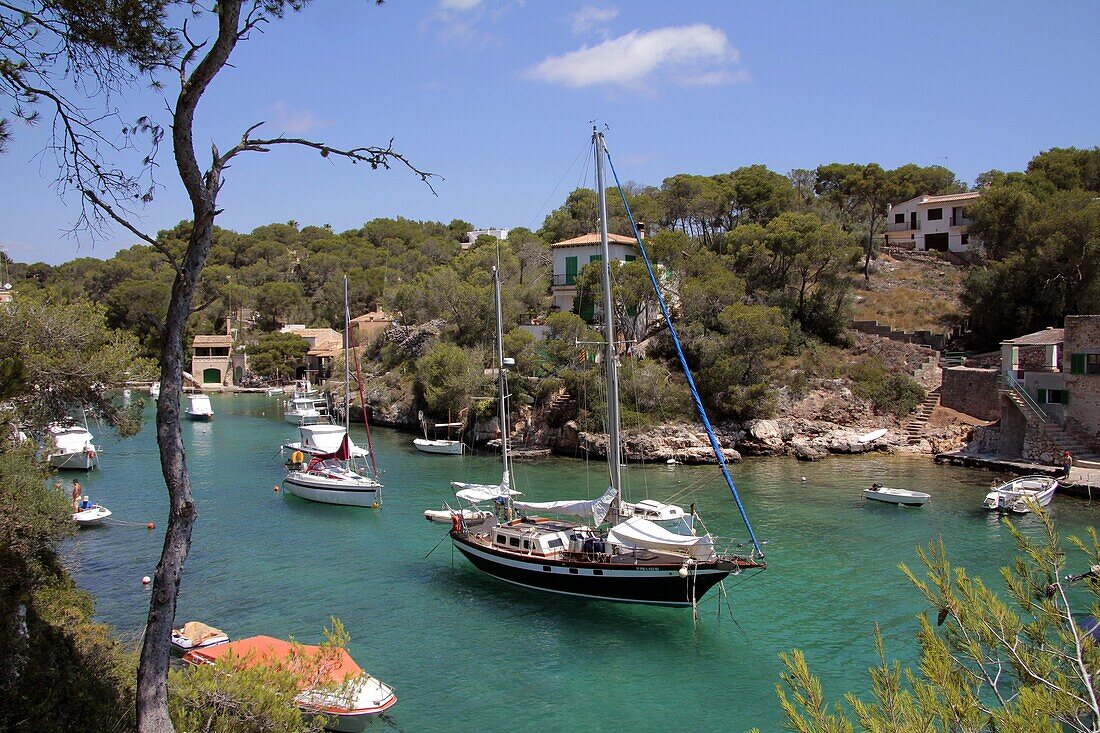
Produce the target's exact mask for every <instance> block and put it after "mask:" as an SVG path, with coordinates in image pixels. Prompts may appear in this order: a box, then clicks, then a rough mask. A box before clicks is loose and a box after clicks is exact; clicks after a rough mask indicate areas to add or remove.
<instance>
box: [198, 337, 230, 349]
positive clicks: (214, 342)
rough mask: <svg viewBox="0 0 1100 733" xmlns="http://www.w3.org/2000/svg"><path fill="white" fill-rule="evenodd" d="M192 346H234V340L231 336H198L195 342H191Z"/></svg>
mask: <svg viewBox="0 0 1100 733" xmlns="http://www.w3.org/2000/svg"><path fill="white" fill-rule="evenodd" d="M191 345H192V346H232V345H233V338H232V337H231V336H210V335H206V336H196V337H195V339H194V341H192V342H191Z"/></svg>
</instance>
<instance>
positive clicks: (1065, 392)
mask: <svg viewBox="0 0 1100 733" xmlns="http://www.w3.org/2000/svg"><path fill="white" fill-rule="evenodd" d="M1062 404H1063V405H1068V404H1069V390H1065V389H1063V390H1062Z"/></svg>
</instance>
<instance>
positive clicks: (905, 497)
mask: <svg viewBox="0 0 1100 733" xmlns="http://www.w3.org/2000/svg"><path fill="white" fill-rule="evenodd" d="M863 498H864V499H871V500H872V501H884V502H886V503H887V504H902V505H904V506H921V505H923V504H924V503H925V502H926V501H928V500H929V499H931V498H932V495H931V494H926V493H924V492H923V491H910V490H909V489H892V488H890V487H889V486H882V485H880V484H871V488H869V489H864V490H863Z"/></svg>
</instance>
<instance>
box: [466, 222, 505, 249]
mask: <svg viewBox="0 0 1100 733" xmlns="http://www.w3.org/2000/svg"><path fill="white" fill-rule="evenodd" d="M508 231H509V230H507V229H497V228H494V227H490V228H488V229H474V230H472V231H469V232H466V238H465V239H463V240H462V249H469V248H470V247H472V246H473V244H474V242H476V241H477V238H478V237H481V236H486V237H493V238H494V239H499V240H500V241H502V242H503V241H504V240H505V239H507V238H508Z"/></svg>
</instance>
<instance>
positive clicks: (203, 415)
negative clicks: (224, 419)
mask: <svg viewBox="0 0 1100 733" xmlns="http://www.w3.org/2000/svg"><path fill="white" fill-rule="evenodd" d="M184 414H186V415H187V419H188V420H194V421H196V422H210V421H211V420H213V419H214V413H212V412H187V413H184Z"/></svg>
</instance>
